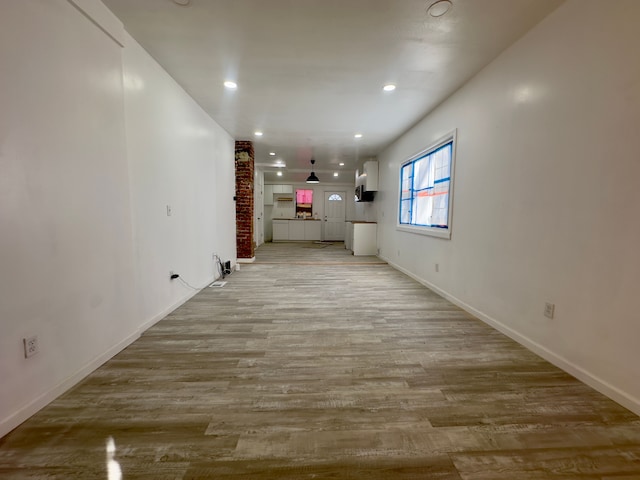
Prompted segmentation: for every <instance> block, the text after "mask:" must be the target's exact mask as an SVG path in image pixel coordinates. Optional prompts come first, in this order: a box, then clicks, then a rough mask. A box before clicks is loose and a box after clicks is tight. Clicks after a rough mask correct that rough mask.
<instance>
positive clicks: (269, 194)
mask: <svg viewBox="0 0 640 480" xmlns="http://www.w3.org/2000/svg"><path fill="white" fill-rule="evenodd" d="M280 196H282V197H283V198H284V197H287V198H288V199H289V200H290V201H293V185H265V186H264V204H265V205H273V202H274V201H275V200H277V199H278V198H279V197H280ZM289 197H291V198H289Z"/></svg>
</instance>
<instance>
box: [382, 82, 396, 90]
mask: <svg viewBox="0 0 640 480" xmlns="http://www.w3.org/2000/svg"><path fill="white" fill-rule="evenodd" d="M382 89H383V90H384V91H385V92H393V91H394V90H395V89H396V86H395V85H394V84H392V83H389V84H388V85H385V86H384V87H382Z"/></svg>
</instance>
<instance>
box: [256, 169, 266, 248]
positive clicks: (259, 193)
mask: <svg viewBox="0 0 640 480" xmlns="http://www.w3.org/2000/svg"><path fill="white" fill-rule="evenodd" d="M253 205H254V206H253V211H254V212H255V222H254V229H255V232H254V235H253V237H254V241H255V242H256V247H259V246H260V245H262V244H263V243H264V173H262V172H261V171H256V174H255V177H254V196H253Z"/></svg>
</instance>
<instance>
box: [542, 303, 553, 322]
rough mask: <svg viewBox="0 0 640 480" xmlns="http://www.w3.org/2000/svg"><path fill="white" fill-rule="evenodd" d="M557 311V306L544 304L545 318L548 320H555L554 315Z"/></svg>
mask: <svg viewBox="0 0 640 480" xmlns="http://www.w3.org/2000/svg"><path fill="white" fill-rule="evenodd" d="M555 310H556V306H555V304H554V303H545V304H544V316H545V317H547V318H553V314H554V312H555Z"/></svg>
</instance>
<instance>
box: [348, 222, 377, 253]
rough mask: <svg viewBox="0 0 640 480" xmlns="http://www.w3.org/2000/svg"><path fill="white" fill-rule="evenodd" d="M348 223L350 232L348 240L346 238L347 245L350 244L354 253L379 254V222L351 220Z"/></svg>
mask: <svg viewBox="0 0 640 480" xmlns="http://www.w3.org/2000/svg"><path fill="white" fill-rule="evenodd" d="M350 223H351V227H349V223H347V229H348V232H350V235H349V238H348V240H345V246H347V245H348V246H349V247H350V248H349V249H350V250H352V251H353V254H354V255H356V256H358V255H377V254H378V224H377V223H375V222H350Z"/></svg>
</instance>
